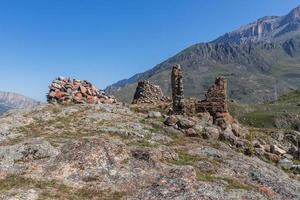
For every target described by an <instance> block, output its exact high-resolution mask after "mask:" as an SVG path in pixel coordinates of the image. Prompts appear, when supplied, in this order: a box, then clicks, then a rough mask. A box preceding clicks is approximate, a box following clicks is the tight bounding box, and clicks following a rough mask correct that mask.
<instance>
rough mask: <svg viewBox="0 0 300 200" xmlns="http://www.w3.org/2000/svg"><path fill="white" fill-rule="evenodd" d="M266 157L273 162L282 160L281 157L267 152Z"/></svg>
mask: <svg viewBox="0 0 300 200" xmlns="http://www.w3.org/2000/svg"><path fill="white" fill-rule="evenodd" d="M264 156H265V157H266V158H267V159H268V160H271V161H273V162H278V161H279V160H280V156H278V155H276V154H273V153H269V152H265V153H264Z"/></svg>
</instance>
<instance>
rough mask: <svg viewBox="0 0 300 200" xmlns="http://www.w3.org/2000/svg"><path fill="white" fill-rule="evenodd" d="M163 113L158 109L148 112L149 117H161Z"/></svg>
mask: <svg viewBox="0 0 300 200" xmlns="http://www.w3.org/2000/svg"><path fill="white" fill-rule="evenodd" d="M161 117H162V114H161V113H160V112H156V111H149V112H148V118H161Z"/></svg>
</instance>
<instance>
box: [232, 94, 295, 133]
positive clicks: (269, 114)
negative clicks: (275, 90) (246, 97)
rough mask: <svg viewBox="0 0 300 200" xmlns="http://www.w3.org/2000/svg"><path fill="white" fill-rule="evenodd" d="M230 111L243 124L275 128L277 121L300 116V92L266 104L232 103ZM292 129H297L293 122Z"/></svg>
mask: <svg viewBox="0 0 300 200" xmlns="http://www.w3.org/2000/svg"><path fill="white" fill-rule="evenodd" d="M230 111H231V113H232V115H233V116H235V117H236V118H237V119H238V120H239V121H240V122H241V123H242V124H245V125H249V126H254V127H258V128H274V127H275V120H278V119H284V118H285V117H286V115H289V116H294V117H295V118H296V116H299V115H300V91H294V92H291V93H289V94H287V95H284V96H282V97H280V98H279V99H278V100H277V101H276V102H271V103H265V104H256V105H250V104H239V103H231V104H230ZM290 128H296V127H295V124H293V122H291V125H290Z"/></svg>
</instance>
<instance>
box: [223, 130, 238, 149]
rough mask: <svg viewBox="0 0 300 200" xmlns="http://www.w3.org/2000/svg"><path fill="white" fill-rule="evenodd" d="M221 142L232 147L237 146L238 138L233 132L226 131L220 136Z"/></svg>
mask: <svg viewBox="0 0 300 200" xmlns="http://www.w3.org/2000/svg"><path fill="white" fill-rule="evenodd" d="M220 140H221V141H227V142H229V143H230V144H231V145H236V144H237V141H238V138H237V137H236V136H235V135H234V134H233V132H232V131H229V130H225V131H223V132H222V133H221V134H220Z"/></svg>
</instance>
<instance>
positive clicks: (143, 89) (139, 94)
mask: <svg viewBox="0 0 300 200" xmlns="http://www.w3.org/2000/svg"><path fill="white" fill-rule="evenodd" d="M166 100H168V98H167V97H165V96H164V94H163V92H162V90H161V88H160V87H159V86H158V85H154V84H152V83H150V81H140V82H139V83H138V86H137V88H136V91H135V94H134V97H133V101H132V103H133V104H140V103H151V104H153V103H157V102H163V101H166Z"/></svg>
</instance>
